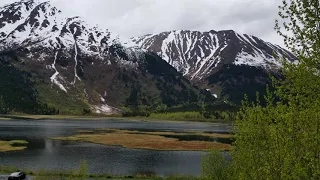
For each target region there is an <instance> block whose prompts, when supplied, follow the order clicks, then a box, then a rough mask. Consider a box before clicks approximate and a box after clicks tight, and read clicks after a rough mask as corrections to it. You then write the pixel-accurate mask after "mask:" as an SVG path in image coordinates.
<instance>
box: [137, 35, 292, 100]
mask: <svg viewBox="0 0 320 180" xmlns="http://www.w3.org/2000/svg"><path fill="white" fill-rule="evenodd" d="M132 40H133V41H134V42H135V43H136V44H137V45H138V46H139V47H141V48H143V49H146V50H148V51H152V52H154V53H156V54H158V55H159V56H160V57H162V58H163V59H164V60H166V61H167V62H168V63H169V64H171V65H172V66H173V67H175V68H176V69H177V70H178V71H179V72H181V73H183V74H184V76H186V77H187V78H188V79H189V80H191V81H192V82H193V83H195V84H197V85H200V86H201V87H205V88H207V89H208V90H210V91H211V92H212V93H214V94H219V97H226V96H229V98H230V96H233V95H234V93H231V94H230V91H229V90H228V91H227V90H226V89H234V91H237V92H238V94H237V95H236V96H239V97H240V96H241V98H243V95H244V94H245V93H250V94H252V92H253V94H255V91H256V90H261V89H264V87H265V85H266V84H268V83H270V82H269V78H268V73H270V72H271V73H273V74H274V73H277V70H278V69H280V68H281V62H280V61H281V60H282V59H285V60H288V61H291V62H292V61H295V60H296V59H297V58H296V57H295V56H294V55H293V54H292V53H290V52H289V51H287V50H286V49H284V48H281V47H280V46H278V45H274V44H272V43H269V42H266V41H264V40H262V39H260V38H258V37H255V36H251V35H247V34H239V33H237V32H235V31H233V30H226V31H214V30H211V31H208V32H199V31H188V30H180V31H169V32H163V33H159V34H149V35H145V36H142V37H135V38H132ZM230 69H233V70H230ZM226 73H227V74H226ZM249 74H250V76H249ZM219 77H221V78H220V79H219ZM222 77H224V78H222ZM226 77H228V78H226ZM213 79H214V81H213ZM257 79H259V80H257ZM231 82H234V83H231ZM249 82H250V83H249ZM235 84H237V86H236V85H235ZM257 86H259V88H257ZM239 97H237V100H236V101H238V102H239ZM231 100H233V101H234V100H235V99H234V98H231Z"/></svg>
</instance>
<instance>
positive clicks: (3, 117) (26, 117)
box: [0, 115, 232, 124]
mask: <svg viewBox="0 0 320 180" xmlns="http://www.w3.org/2000/svg"><path fill="white" fill-rule="evenodd" d="M108 119H112V120H130V121H145V122H168V123H177V122H180V123H205V124H206V123H219V124H231V123H232V121H226V120H203V119H186V118H185V119H157V118H149V117H122V116H117V115H110V116H73V115H0V121H7V120H9V121H10V120H88V121H90V120H108Z"/></svg>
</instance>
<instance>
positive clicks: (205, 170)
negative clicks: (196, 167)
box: [202, 150, 230, 180]
mask: <svg viewBox="0 0 320 180" xmlns="http://www.w3.org/2000/svg"><path fill="white" fill-rule="evenodd" d="M229 168H230V162H229V161H227V160H226V159H225V157H224V156H223V155H221V152H219V151H214V150H212V151H210V152H208V154H206V155H204V156H203V157H202V179H204V180H227V179H228V176H229V175H230V174H229Z"/></svg>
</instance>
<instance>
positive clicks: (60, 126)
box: [0, 119, 231, 176]
mask: <svg viewBox="0 0 320 180" xmlns="http://www.w3.org/2000/svg"><path fill="white" fill-rule="evenodd" d="M97 128H115V129H128V130H157V131H163V130H170V131H177V132H179V131H185V130H192V131H206V132H215V133H227V132H228V131H229V130H230V128H231V127H230V126H229V125H225V124H205V123H179V122H178V123H172V122H143V121H129V120H112V119H109V120H15V121H0V140H27V141H28V142H29V144H28V148H27V149H25V150H23V151H18V152H7V153H0V166H14V167H18V168H27V169H31V170H37V169H41V168H44V169H57V170H58V169H64V170H66V169H74V168H77V167H78V166H79V164H80V161H81V160H87V164H88V167H89V171H90V173H93V174H106V173H109V174H112V175H135V174H138V173H155V174H158V175H160V176H170V175H193V176H199V175H200V174H201V156H202V155H203V154H204V152H199V151H154V150H140V149H126V148H122V147H116V146H104V145H97V144H91V143H81V142H63V141H57V140H50V139H48V138H52V137H58V136H69V135H73V134H75V131H76V130H90V129H97Z"/></svg>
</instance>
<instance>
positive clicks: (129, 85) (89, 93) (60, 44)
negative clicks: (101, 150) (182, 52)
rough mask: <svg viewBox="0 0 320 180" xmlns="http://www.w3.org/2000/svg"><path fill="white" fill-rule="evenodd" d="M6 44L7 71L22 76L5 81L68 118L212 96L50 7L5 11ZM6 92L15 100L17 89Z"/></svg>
mask: <svg viewBox="0 0 320 180" xmlns="http://www.w3.org/2000/svg"><path fill="white" fill-rule="evenodd" d="M0 44H1V47H0V57H1V58H0V60H1V64H0V65H1V68H4V67H5V66H8V67H10V68H11V69H12V73H14V74H15V76H14V77H15V78H14V79H10V78H3V77H2V80H1V81H4V82H6V81H11V82H10V83H11V84H12V86H14V84H15V83H20V81H23V82H25V83H26V84H27V85H26V86H28V87H30V88H29V89H30V93H27V92H26V93H25V94H24V95H23V96H26V97H28V96H27V95H26V94H32V97H31V96H30V98H31V99H32V101H33V102H34V103H35V104H45V105H46V106H49V107H52V108H54V109H58V110H59V111H60V113H79V112H82V110H83V109H91V110H93V111H94V112H97V113H111V112H115V111H118V109H117V108H116V107H121V106H138V105H150V106H156V105H158V104H162V103H165V104H167V105H169V106H173V105H177V104H181V103H187V102H196V101H198V100H199V97H200V96H206V95H205V94H204V93H200V90H198V89H197V88H194V87H192V86H191V85H190V82H189V81H188V80H187V79H185V78H184V77H182V75H181V74H180V73H178V72H177V71H176V70H175V69H174V68H173V67H171V66H170V65H169V64H168V63H166V62H165V61H163V60H162V59H161V58H160V57H159V56H157V55H156V54H153V53H149V52H146V51H143V50H141V49H139V48H136V47H135V48H134V47H131V48H130V47H125V44H124V43H122V42H121V40H120V39H119V38H118V37H117V36H116V35H114V34H113V33H111V32H109V31H108V30H101V29H99V28H98V27H95V26H91V25H89V24H87V23H86V22H84V21H83V20H82V19H81V18H80V17H68V16H65V15H64V14H63V12H61V11H60V10H58V9H57V8H56V7H53V6H52V5H51V4H50V2H38V1H33V0H22V1H20V2H16V3H13V4H10V5H7V6H5V7H2V8H0ZM22 72H23V73H22ZM22 74H23V75H22ZM22 76H23V78H22ZM18 79H19V80H18ZM23 79H25V80H23ZM26 81H27V82H26ZM20 85H21V86H23V87H25V86H24V85H23V83H21V84H20ZM17 87H18V86H17ZM19 87H20V86H19ZM23 87H21V88H23ZM2 93H4V94H6V96H14V94H10V90H9V89H8V90H6V92H2ZM207 95H208V94H207ZM208 98H210V96H209V97H208ZM6 103H9V102H6ZM14 109H15V107H11V109H10V110H14ZM20 109H23V108H20ZM20 109H19V110H20ZM10 110H9V111H10Z"/></svg>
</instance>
